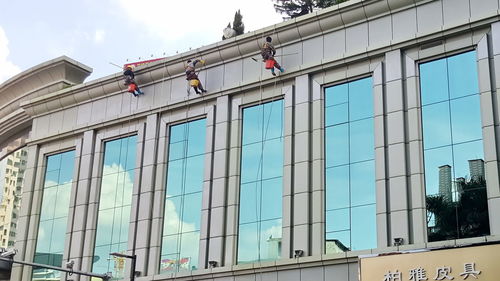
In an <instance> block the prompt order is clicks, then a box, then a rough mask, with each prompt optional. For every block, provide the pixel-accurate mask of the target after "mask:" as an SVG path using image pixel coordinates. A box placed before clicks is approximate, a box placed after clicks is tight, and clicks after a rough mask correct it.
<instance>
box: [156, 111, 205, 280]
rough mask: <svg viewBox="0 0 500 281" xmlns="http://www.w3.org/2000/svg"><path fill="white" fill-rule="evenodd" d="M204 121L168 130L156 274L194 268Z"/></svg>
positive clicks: (197, 243) (203, 161)
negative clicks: (162, 214) (163, 203)
mask: <svg viewBox="0 0 500 281" xmlns="http://www.w3.org/2000/svg"><path fill="white" fill-rule="evenodd" d="M205 134H206V120H205V119H200V120H196V121H191V122H187V123H183V124H179V125H175V126H172V127H170V138H169V154H168V170H167V187H166V197H165V211H164V212H165V213H164V222H163V241H162V247H161V258H160V272H161V273H163V272H172V271H174V272H175V271H182V270H194V269H197V268H198V252H199V241H200V222H201V197H202V191H203V175H204V170H203V169H204V163H205Z"/></svg>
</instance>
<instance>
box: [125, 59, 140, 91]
mask: <svg viewBox="0 0 500 281" xmlns="http://www.w3.org/2000/svg"><path fill="white" fill-rule="evenodd" d="M123 70H124V71H123V76H125V83H124V84H125V85H126V86H128V92H130V93H132V95H134V97H137V96H138V95H143V94H144V92H142V91H141V90H140V89H139V86H137V83H135V74H134V71H133V70H132V66H131V65H126V66H124V67H123Z"/></svg>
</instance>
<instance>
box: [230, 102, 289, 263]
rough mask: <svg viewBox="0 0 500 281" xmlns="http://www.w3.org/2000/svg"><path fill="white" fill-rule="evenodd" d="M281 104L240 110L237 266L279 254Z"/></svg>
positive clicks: (275, 257) (273, 257)
mask: <svg viewBox="0 0 500 281" xmlns="http://www.w3.org/2000/svg"><path fill="white" fill-rule="evenodd" d="M282 136H283V101H282V100H279V101H273V102H269V103H265V104H262V105H257V106H252V107H248V108H245V109H243V129H242V145H243V147H242V150H241V182H240V206H239V213H240V214H239V232H238V257H237V259H238V263H245V262H252V261H257V260H274V259H278V258H279V257H280V255H281V253H280V250H281V238H282V237H281V236H282V235H281V224H282V223H281V218H282V194H283V137H282Z"/></svg>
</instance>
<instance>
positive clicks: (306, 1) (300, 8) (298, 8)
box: [273, 0, 348, 18]
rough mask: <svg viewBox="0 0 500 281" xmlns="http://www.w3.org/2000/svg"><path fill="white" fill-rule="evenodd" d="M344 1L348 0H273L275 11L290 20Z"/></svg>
mask: <svg viewBox="0 0 500 281" xmlns="http://www.w3.org/2000/svg"><path fill="white" fill-rule="evenodd" d="M346 1H348V0H273V2H274V8H275V9H276V11H277V12H278V13H280V14H286V15H288V16H289V17H291V18H296V17H298V16H302V15H305V14H308V13H311V12H314V11H315V10H317V9H323V8H326V7H330V6H332V5H335V4H339V3H342V2H346Z"/></svg>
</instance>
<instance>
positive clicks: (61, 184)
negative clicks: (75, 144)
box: [33, 151, 75, 278]
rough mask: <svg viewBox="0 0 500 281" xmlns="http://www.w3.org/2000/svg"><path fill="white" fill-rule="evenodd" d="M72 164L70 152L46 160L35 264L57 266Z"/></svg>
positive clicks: (65, 216) (60, 258)
mask: <svg viewBox="0 0 500 281" xmlns="http://www.w3.org/2000/svg"><path fill="white" fill-rule="evenodd" d="M74 162H75V152H74V151H68V152H63V153H59V154H56V155H51V156H48V157H47V167H46V170H45V181H44V186H43V195H42V206H41V211H40V221H39V225H38V236H37V241H36V250H35V256H34V261H35V262H38V263H43V264H48V265H53V266H61V262H62V255H63V252H64V241H65V238H66V226H67V221H68V212H69V203H70V202H69V201H70V195H71V186H72V181H73V170H74ZM43 271H44V270H42V269H34V270H33V273H35V274H37V273H41V272H43ZM59 276H60V273H59V272H54V276H52V277H54V278H58V277H59Z"/></svg>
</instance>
